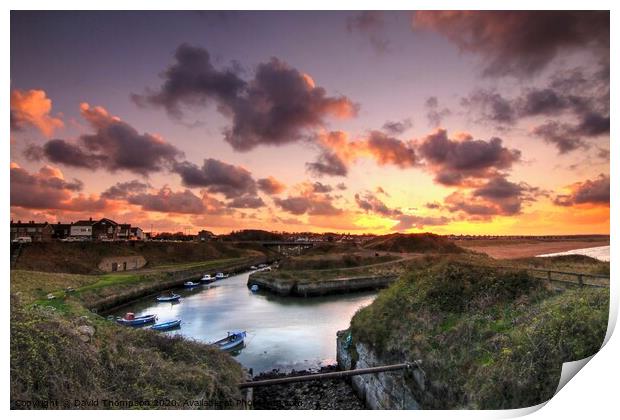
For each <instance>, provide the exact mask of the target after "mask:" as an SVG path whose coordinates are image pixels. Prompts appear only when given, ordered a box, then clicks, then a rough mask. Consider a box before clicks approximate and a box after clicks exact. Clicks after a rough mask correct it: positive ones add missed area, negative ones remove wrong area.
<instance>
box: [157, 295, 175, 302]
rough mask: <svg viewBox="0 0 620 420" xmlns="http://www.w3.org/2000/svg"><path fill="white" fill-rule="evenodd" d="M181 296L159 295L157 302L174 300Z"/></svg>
mask: <svg viewBox="0 0 620 420" xmlns="http://www.w3.org/2000/svg"><path fill="white" fill-rule="evenodd" d="M180 298H181V295H172V296H159V297H158V298H157V302H176V301H178V300H179V299H180Z"/></svg>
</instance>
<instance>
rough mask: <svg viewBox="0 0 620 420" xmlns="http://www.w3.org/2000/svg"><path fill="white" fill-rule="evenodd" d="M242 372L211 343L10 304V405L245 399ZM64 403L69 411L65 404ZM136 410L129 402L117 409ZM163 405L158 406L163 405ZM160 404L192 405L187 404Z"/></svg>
mask: <svg viewBox="0 0 620 420" xmlns="http://www.w3.org/2000/svg"><path fill="white" fill-rule="evenodd" d="M242 378H243V372H242V370H241V367H240V365H238V364H237V363H236V362H235V361H234V360H233V359H232V358H231V357H229V356H228V355H227V354H225V353H222V352H220V351H219V350H216V349H214V348H212V347H210V346H207V345H204V344H200V343H197V342H194V341H190V340H186V339H182V338H179V337H168V336H163V335H160V334H157V333H154V332H152V331H144V330H138V329H130V328H123V327H119V326H116V325H114V324H112V323H110V322H108V321H105V320H103V319H101V318H100V317H98V316H96V315H94V314H88V313H87V312H86V311H85V315H82V316H80V317H69V316H66V314H62V313H58V311H57V310H55V309H53V306H52V307H49V306H47V307H42V306H39V305H34V306H24V305H22V304H20V303H19V302H18V301H17V300H16V299H12V301H11V400H12V403H11V406H12V408H20V406H17V405H16V403H15V401H16V400H24V401H49V400H59V401H61V402H62V401H63V400H69V402H70V406H69V408H75V406H74V401H75V400H98V401H99V405H98V406H95V407H87V408H106V407H105V406H103V400H104V399H109V400H121V401H138V400H140V401H144V400H150V401H151V403H150V406H146V407H148V408H153V407H157V406H156V405H155V404H154V403H153V402H152V401H153V400H163V399H169V400H177V401H180V402H183V401H185V400H188V399H196V400H198V399H204V400H210V401H212V402H214V403H218V404H220V405H224V406H226V405H230V404H234V402H235V400H236V399H238V398H239V391H238V389H237V388H236V384H237V383H238V382H239V381H240V380H241V379H242ZM58 408H63V406H62V404H61V405H60V407H58ZM116 408H130V407H116ZM158 408H159V407H158ZM161 408H191V407H188V406H181V407H166V406H163V407H161Z"/></svg>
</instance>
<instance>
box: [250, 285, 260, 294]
mask: <svg viewBox="0 0 620 420" xmlns="http://www.w3.org/2000/svg"><path fill="white" fill-rule="evenodd" d="M258 289H259V287H258V284H253V285H252V287H250V290H251V291H253V292H254V293H256V292H258Z"/></svg>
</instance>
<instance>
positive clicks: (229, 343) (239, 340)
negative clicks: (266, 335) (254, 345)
mask: <svg viewBox="0 0 620 420" xmlns="http://www.w3.org/2000/svg"><path fill="white" fill-rule="evenodd" d="M245 335H246V333H245V331H232V332H228V336H227V337H226V338H222V339H221V340H218V341H216V342H215V343H212V345H214V346H217V347H218V348H219V349H220V350H224V351H226V350H232V349H234V348H235V347H238V346H240V345H241V344H243V340H244V339H245Z"/></svg>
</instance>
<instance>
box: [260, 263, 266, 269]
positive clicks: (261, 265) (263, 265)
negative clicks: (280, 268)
mask: <svg viewBox="0 0 620 420" xmlns="http://www.w3.org/2000/svg"><path fill="white" fill-rule="evenodd" d="M265 267H267V264H258V268H265Z"/></svg>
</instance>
